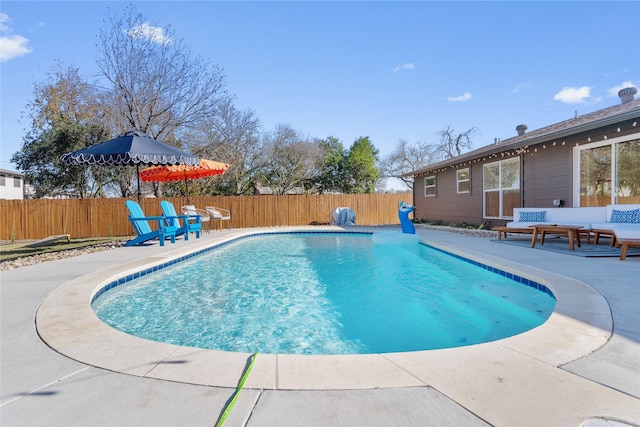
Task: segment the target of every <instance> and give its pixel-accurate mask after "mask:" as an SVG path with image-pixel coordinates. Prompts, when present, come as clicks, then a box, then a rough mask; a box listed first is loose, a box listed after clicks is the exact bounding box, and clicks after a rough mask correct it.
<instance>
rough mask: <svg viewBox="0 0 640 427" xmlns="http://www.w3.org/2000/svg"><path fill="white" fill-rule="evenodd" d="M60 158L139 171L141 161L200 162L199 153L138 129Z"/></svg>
mask: <svg viewBox="0 0 640 427" xmlns="http://www.w3.org/2000/svg"><path fill="white" fill-rule="evenodd" d="M60 159H61V160H62V161H63V162H65V163H68V164H70V165H101V166H135V167H136V171H137V172H139V168H140V165H147V166H148V165H180V164H184V165H197V164H198V163H199V162H200V158H199V157H196V156H194V155H193V154H190V153H188V152H186V151H182V150H179V149H178V148H176V147H172V146H171V145H167V144H164V143H162V142H160V141H157V140H155V139H153V138H151V137H149V136H147V135H145V134H144V133H142V132H139V131H129V132H127V133H125V134H124V135H121V136H119V137H117V138H114V139H110V140H108V141H104V142H101V143H99V144H95V145H92V146H90V147H86V148H83V149H81V150H77V151H73V152H71V153H65V154H63V155H62V156H60ZM136 175H137V176H138V201H139V200H140V176H139V173H138V174H136Z"/></svg>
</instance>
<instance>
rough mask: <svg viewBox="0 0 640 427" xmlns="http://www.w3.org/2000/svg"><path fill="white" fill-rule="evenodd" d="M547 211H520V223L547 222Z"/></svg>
mask: <svg viewBox="0 0 640 427" xmlns="http://www.w3.org/2000/svg"><path fill="white" fill-rule="evenodd" d="M546 217H547V211H520V219H519V220H518V221H519V222H545V221H546Z"/></svg>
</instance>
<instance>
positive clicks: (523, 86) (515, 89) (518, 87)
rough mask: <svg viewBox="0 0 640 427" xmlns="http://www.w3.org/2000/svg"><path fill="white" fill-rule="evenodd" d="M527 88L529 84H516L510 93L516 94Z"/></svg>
mask: <svg viewBox="0 0 640 427" xmlns="http://www.w3.org/2000/svg"><path fill="white" fill-rule="evenodd" d="M528 87H529V83H526V82H523V83H518V84H517V85H516V86H515V87H514V88H513V89H512V90H511V93H518V92H520V91H521V90H522V89H526V88H528Z"/></svg>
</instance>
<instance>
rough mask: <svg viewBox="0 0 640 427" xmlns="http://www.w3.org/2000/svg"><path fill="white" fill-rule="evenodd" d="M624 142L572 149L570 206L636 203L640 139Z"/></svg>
mask: <svg viewBox="0 0 640 427" xmlns="http://www.w3.org/2000/svg"><path fill="white" fill-rule="evenodd" d="M635 137H636V138H637V135H636V136H635ZM632 138H633V137H632ZM626 139H627V140H624V139H623V138H618V139H612V140H610V141H601V142H597V143H593V144H586V145H582V146H579V147H575V148H574V171H575V172H574V173H575V174H576V175H575V176H574V201H575V202H574V205H577V206H606V205H611V204H630V203H640V168H638V164H640V139H631V140H629V137H626Z"/></svg>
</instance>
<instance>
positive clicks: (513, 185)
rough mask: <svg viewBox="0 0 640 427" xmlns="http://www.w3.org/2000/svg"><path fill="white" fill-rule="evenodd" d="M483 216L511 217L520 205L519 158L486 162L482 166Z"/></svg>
mask: <svg viewBox="0 0 640 427" xmlns="http://www.w3.org/2000/svg"><path fill="white" fill-rule="evenodd" d="M482 188H483V204H484V207H483V209H484V217H485V218H512V217H513V208H517V207H519V206H520V158H514V159H509V160H502V161H499V162H493V163H487V164H486V165H484V167H483V179H482Z"/></svg>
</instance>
